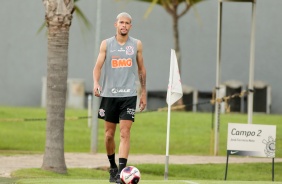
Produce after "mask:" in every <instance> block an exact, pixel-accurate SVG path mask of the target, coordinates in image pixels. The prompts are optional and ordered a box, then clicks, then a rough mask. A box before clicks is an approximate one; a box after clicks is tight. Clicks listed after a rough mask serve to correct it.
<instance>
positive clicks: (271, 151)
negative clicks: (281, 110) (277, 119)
mask: <svg viewBox="0 0 282 184" xmlns="http://www.w3.org/2000/svg"><path fill="white" fill-rule="evenodd" d="M275 141H276V126H275V125H257V124H256V125H254V124H239V123H228V135H227V154H229V155H241V156H254V157H272V158H274V157H275Z"/></svg>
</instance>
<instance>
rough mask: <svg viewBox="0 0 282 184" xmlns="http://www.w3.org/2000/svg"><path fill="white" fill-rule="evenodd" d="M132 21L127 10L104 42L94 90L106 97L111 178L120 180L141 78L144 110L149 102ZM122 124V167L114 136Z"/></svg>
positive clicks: (104, 115)
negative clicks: (112, 33) (113, 32)
mask: <svg viewBox="0 0 282 184" xmlns="http://www.w3.org/2000/svg"><path fill="white" fill-rule="evenodd" d="M131 21H132V18H131V16H130V15H129V14H128V13H126V12H122V13H120V14H118V15H117V17H116V21H115V24H114V25H115V28H116V34H115V36H113V37H111V38H108V39H105V40H103V41H102V42H101V45H100V51H99V55H98V58H97V61H96V64H95V67H94V69H93V80H94V88H93V92H94V95H95V96H97V97H102V99H101V104H100V108H99V112H98V118H100V119H104V121H105V147H106V151H107V156H108V159H109V162H110V170H109V173H110V179H109V181H110V182H116V183H121V182H120V172H121V171H122V169H123V168H125V167H126V164H127V159H128V155H129V150H130V129H131V126H132V124H133V122H134V115H135V109H136V103H137V102H136V101H137V85H136V81H138V78H139V82H140V86H141V95H140V103H139V108H140V111H141V112H142V111H143V110H144V109H145V107H146V104H147V99H146V69H145V66H144V62H143V54H142V49H143V48H142V42H141V41H140V40H138V39H135V38H133V37H131V36H129V35H128V33H129V31H130V29H131V27H132V24H131ZM102 67H103V69H104V70H103V71H102ZM101 75H102V76H101ZM100 77H101V83H100ZM100 84H101V85H100ZM118 123H119V128H120V143H119V152H118V156H119V166H117V165H116V162H115V148H116V146H115V139H114V137H115V131H116V127H117V124H118Z"/></svg>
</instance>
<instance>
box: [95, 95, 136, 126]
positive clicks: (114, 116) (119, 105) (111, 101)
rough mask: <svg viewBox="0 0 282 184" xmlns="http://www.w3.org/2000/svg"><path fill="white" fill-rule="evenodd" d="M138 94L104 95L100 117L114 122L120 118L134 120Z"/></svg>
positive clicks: (117, 121)
mask: <svg viewBox="0 0 282 184" xmlns="http://www.w3.org/2000/svg"><path fill="white" fill-rule="evenodd" d="M136 100H137V96H131V97H115V98H111V97H102V100H101V105H100V108H99V112H98V118H99V119H104V120H105V121H108V122H112V123H119V120H131V121H132V122H134V115H135V109H136Z"/></svg>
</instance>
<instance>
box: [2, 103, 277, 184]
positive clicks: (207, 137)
mask: <svg viewBox="0 0 282 184" xmlns="http://www.w3.org/2000/svg"><path fill="white" fill-rule="evenodd" d="M86 116H87V110H73V109H67V111H66V117H67V118H71V117H86ZM45 117H46V113H45V109H42V108H23V107H0V140H1V141H0V154H3V155H13V154H33V153H43V152H44V145H45V126H46V122H45V121H22V120H23V119H24V118H30V119H36V118H45ZM247 118H248V117H247V114H234V113H230V114H222V115H221V117H220V134H219V137H220V141H219V142H220V145H219V155H221V156H226V139H227V125H228V123H229V122H232V123H247ZM212 120H213V115H212V114H211V113H192V112H172V113H171V129H170V155H212V154H213V134H212V126H213V125H212ZM281 120H282V116H281V115H266V114H254V115H253V124H266V125H276V126H277V127H276V132H277V133H276V157H279V158H280V157H282V152H281V146H282V143H281V141H280V140H281V139H282V136H281V134H280V132H281V126H280V123H281ZM103 132H104V130H103V122H102V121H99V135H98V140H99V143H98V152H99V153H105V148H104V143H103ZM131 132H132V136H131V153H130V154H143V153H144V154H145V153H146V154H162V155H165V148H166V132H167V112H145V113H138V114H136V121H135V122H134V125H133V127H132V131H131ZM90 134H91V129H90V128H89V127H88V125H87V119H80V120H66V122H65V152H90ZM118 135H119V134H118V132H117V135H116V136H117V141H118ZM137 167H138V168H139V169H140V171H141V173H142V182H140V183H144V184H146V183H168V184H170V183H192V184H196V183H197V184H198V183H199V184H206V183H209V184H213V183H219V184H220V183H223V182H224V183H234V184H237V183H238V184H239V183H240V184H241V183H242V184H245V183H246V184H253V183H264V184H266V183H270V182H271V164H265V163H261V164H230V165H229V170H228V178H227V181H224V172H225V164H213V165H210V164H203V165H170V166H169V168H170V169H169V172H170V173H169V180H168V181H164V179H163V173H164V165H147V164H141V165H137ZM281 170H282V164H281V163H276V164H275V173H276V175H275V181H279V182H275V183H281V181H282V176H280V173H281ZM13 177H14V178H12V179H4V178H0V183H1V182H2V180H3V182H5V181H4V180H10V181H12V180H13V179H15V178H17V182H16V183H100V184H103V183H108V181H107V180H106V179H105V178H107V177H108V173H107V172H105V171H100V170H93V169H68V174H67V175H57V174H55V173H49V172H46V171H42V170H40V169H23V170H19V171H17V172H15V173H13ZM18 179H19V180H18ZM258 181H260V182H258ZM3 182H2V183H3ZM271 183H273V182H271Z"/></svg>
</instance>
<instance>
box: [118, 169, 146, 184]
mask: <svg viewBox="0 0 282 184" xmlns="http://www.w3.org/2000/svg"><path fill="white" fill-rule="evenodd" d="M140 179H141V174H140V171H139V170H138V169H137V168H136V167H134V166H127V167H125V168H124V169H123V170H122V171H121V173H120V180H121V182H122V183H123V184H137V183H138V182H139V181H140Z"/></svg>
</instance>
